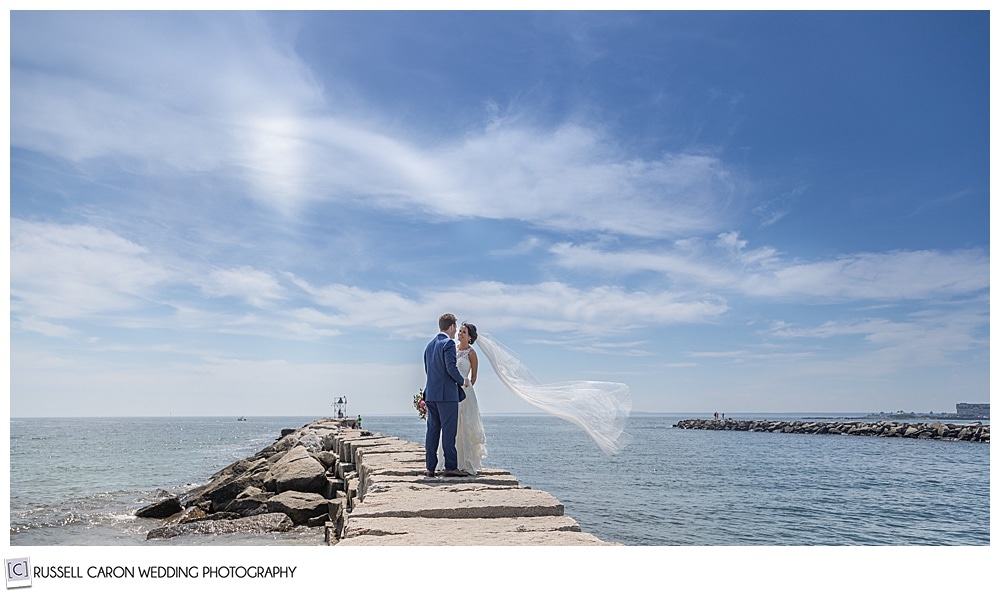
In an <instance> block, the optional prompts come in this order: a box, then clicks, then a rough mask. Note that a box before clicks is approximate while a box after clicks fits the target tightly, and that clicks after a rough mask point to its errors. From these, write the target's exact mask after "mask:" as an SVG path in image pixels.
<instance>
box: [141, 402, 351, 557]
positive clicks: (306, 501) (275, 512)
mask: <svg viewBox="0 0 1000 593" xmlns="http://www.w3.org/2000/svg"><path fill="white" fill-rule="evenodd" d="M347 426H348V424H347V423H345V422H344V421H343V420H333V419H322V420H318V421H316V422H313V423H311V424H308V425H306V426H304V427H302V428H300V429H286V430H284V431H282V436H281V437H280V438H279V439H278V440H277V441H275V442H274V443H273V444H272V445H270V446H268V447H265V448H264V449H262V450H260V451H259V452H257V453H256V454H255V455H253V456H251V457H248V458H246V459H242V460H240V461H237V462H236V463H233V464H232V465H230V466H228V467H225V468H223V469H222V470H220V471H219V472H217V473H216V474H215V475H213V476H212V477H211V478H210V480H209V482H208V483H207V484H205V485H203V486H200V487H198V488H195V489H193V490H190V491H188V492H187V493H185V494H183V495H181V496H168V497H165V498H163V499H162V500H159V501H158V502H155V503H153V504H151V505H148V506H146V507H144V508H141V509H139V510H137V511H136V512H135V515H136V516H137V517H146V518H156V519H164V525H163V526H162V527H158V528H155V529H152V530H151V531H150V532H149V533H148V534H147V535H146V539H165V538H173V537H178V536H182V535H189V534H198V533H200V534H218V533H265V532H274V531H279V532H280V531H288V530H290V529H292V528H293V527H295V526H297V525H306V526H311V527H324V526H325V525H326V524H327V523H328V522H330V521H331V520H333V521H340V522H342V517H343V511H344V508H345V507H346V501H347V495H348V493H347V492H346V488H345V484H346V479H347V478H348V476H347V474H346V473H345V467H344V464H341V463H340V459H339V458H338V456H337V454H336V453H334V452H333V451H334V450H335V449H336V447H337V443H336V441H335V439H334V437H335V436H336V435H338V434H341V433H342V432H343V431H345V430H349V429H348V428H347ZM354 432H355V433H357V434H362V432H361V431H354Z"/></svg>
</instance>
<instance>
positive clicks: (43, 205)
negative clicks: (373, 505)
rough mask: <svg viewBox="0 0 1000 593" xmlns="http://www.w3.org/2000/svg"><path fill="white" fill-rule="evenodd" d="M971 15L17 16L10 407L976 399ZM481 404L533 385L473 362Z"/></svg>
mask: <svg viewBox="0 0 1000 593" xmlns="http://www.w3.org/2000/svg"><path fill="white" fill-rule="evenodd" d="M989 121H990V120H989V14H988V13H987V12H975V11H965V12H877V11H876V12H850V11H838V12H825V11H820V12H783V11H776V12H732V11H724V10H723V11H713V12H687V11H663V12H632V11H622V12H619V11H601V12H587V11H580V12H577V11H565V12H520V11H511V12H491V11H483V12H455V11H436V12H399V11H380V12H365V11H355V12H336V11H331V12H295V11H289V12H284V11H283V12H213V11H204V12H203V11H197V12H116V11H102V12H78V13H73V12H64V11H45V12H30V11H19V10H16V11H13V12H11V13H10V229H9V231H10V241H9V245H10V414H11V416H14V417H19V416H167V415H174V416H252V415H253V416H260V415H270V416H278V415H280V416H285V415H288V416H314V417H318V416H323V415H328V414H330V413H331V403H332V402H333V401H334V400H335V399H337V398H339V397H348V401H349V407H348V412H349V413H351V414H369V415H377V414H408V413H415V411H414V410H413V409H412V407H411V403H412V395H413V394H414V393H416V392H417V390H418V389H419V388H420V387H422V386H423V381H424V374H423V366H422V353H423V348H424V345H425V344H426V343H427V341H428V340H429V339H430V338H431V337H433V336H434V334H435V333H436V332H437V319H438V316H439V315H441V314H442V313H445V312H451V313H454V314H455V315H456V316H457V317H458V318H459V319H460V320H461V321H469V322H472V323H474V324H476V325H477V327H478V328H479V330H480V331H481V332H486V333H489V334H490V335H492V336H493V337H494V338H496V339H497V340H499V341H500V342H502V343H504V344H505V345H507V346H508V347H509V348H511V349H513V350H514V351H516V352H517V353H518V355H519V356H520V358H521V360H522V362H523V363H524V364H525V365H526V366H528V367H529V368H530V369H531V370H532V371H533V372H534V374H535V375H536V376H537V377H538V378H539V380H540V381H542V382H558V381H570V380H578V379H590V380H599V381H615V382H623V383H626V384H628V385H629V389H630V392H631V396H632V400H633V411H634V412H669V413H686V412H690V413H699V414H706V413H707V414H711V413H712V412H714V411H719V412H721V413H729V414H738V413H740V412H745V413H750V412H752V413H768V412H772V413H779V412H877V411H896V410H906V411H950V412H953V411H954V407H955V404H956V403H958V402H988V401H989V214H990V212H989V179H990V178H989V148H990V145H989ZM477 397H478V399H479V403H480V407H481V409H482V411H483V412H484V413H486V414H491V413H522V412H530V411H533V410H534V408H531V407H530V406H528V405H527V404H525V403H523V402H522V401H520V400H519V399H517V397H516V396H514V395H512V394H511V393H509V392H507V391H506V390H505V388H504V387H503V386H502V385H501V384H500V383H499V381H498V380H496V378H495V377H494V376H493V374H492V370H491V369H490V368H489V365H488V363H486V362H485V361H484V362H483V367H482V368H481V369H480V381H479V383H478V384H477Z"/></svg>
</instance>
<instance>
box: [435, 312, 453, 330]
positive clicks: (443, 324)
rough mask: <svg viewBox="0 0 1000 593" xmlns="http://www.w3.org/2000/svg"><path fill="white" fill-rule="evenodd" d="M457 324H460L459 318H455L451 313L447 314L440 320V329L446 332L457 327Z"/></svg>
mask: <svg viewBox="0 0 1000 593" xmlns="http://www.w3.org/2000/svg"><path fill="white" fill-rule="evenodd" d="M456 323H458V318H457V317H455V316H454V315H452V314H451V313H445V314H444V315H442V316H441V318H440V319H438V329H440V330H441V331H444V330H446V329H448V328H449V327H451V326H453V325H455V324H456Z"/></svg>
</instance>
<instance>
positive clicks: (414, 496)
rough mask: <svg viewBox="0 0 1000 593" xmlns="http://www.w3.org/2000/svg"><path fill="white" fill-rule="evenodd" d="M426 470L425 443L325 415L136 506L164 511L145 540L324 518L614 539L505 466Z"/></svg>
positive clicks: (364, 530)
mask: <svg viewBox="0 0 1000 593" xmlns="http://www.w3.org/2000/svg"><path fill="white" fill-rule="evenodd" d="M423 472H424V447H423V446H422V445H418V444H415V443H410V442H407V441H403V440H401V439H398V438H396V437H391V436H383V435H380V434H373V433H371V432H367V431H362V430H357V429H352V428H350V426H349V423H345V422H344V421H342V420H333V419H321V420H317V421H316V422H313V423H311V424H308V425H306V426H304V427H302V428H300V429H297V430H292V429H288V430H285V431H282V436H281V438H279V439H278V440H277V441H276V442H275V443H274V444H272V445H270V446H268V447H265V448H264V449H262V450H261V451H259V452H258V453H257V454H255V455H253V456H251V457H248V458H246V459H242V460H240V461H238V462H236V463H234V464H232V465H230V466H228V467H226V468H224V469H222V470H220V471H219V472H218V473H216V474H215V475H214V476H212V478H211V479H210V481H209V483H208V484H206V485H204V486H200V487H198V488H195V489H193V490H191V491H189V492H187V493H185V494H183V495H181V496H167V497H164V498H163V499H162V500H160V501H158V502H156V503H154V504H151V505H149V506H147V507H144V508H142V509H139V510H138V511H136V513H135V514H136V515H137V516H139V517H147V518H155V519H161V520H163V524H162V525H161V526H159V527H156V528H154V529H152V530H150V531H149V533H148V534H147V539H166V538H174V537H179V536H185V535H191V534H223V533H251V534H252V533H266V532H280V531H288V530H290V529H293V528H294V527H296V526H303V525H304V526H311V527H324V528H325V529H324V530H323V534H324V538H323V540H322V541H317V543H323V542H325V543H327V544H330V545H333V544H339V545H350V546H370V545H375V546H386V545H424V546H430V545H452V546H471V545H488V546H498V545H544V546H570V545H587V546H600V545H614V544H608V543H606V542H603V541H601V540H599V539H598V538H596V537H594V536H593V535H591V534H589V533H584V532H583V531H582V530H581V529H580V526H579V525H578V524H577V522H576V521H575V520H573V519H572V518H571V517H568V516H566V515H565V514H564V513H563V511H564V509H563V504H562V503H561V502H559V501H558V500H556V498H555V497H553V496H552V495H551V494H549V493H547V492H542V491H540V490H532V489H531V488H528V487H524V486H521V485H520V484H519V483H518V481H517V479H516V478H515V477H514V476H512V475H511V474H510V473H509V472H507V471H505V470H499V469H484V470H483V471H482V472H480V474H479V475H476V476H469V477H465V478H444V477H435V478H428V477H426V476H424V475H423ZM164 494H166V493H164ZM317 539H319V536H318V537H317Z"/></svg>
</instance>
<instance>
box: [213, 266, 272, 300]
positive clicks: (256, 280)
mask: <svg viewBox="0 0 1000 593" xmlns="http://www.w3.org/2000/svg"><path fill="white" fill-rule="evenodd" d="M201 289H202V291H204V293H205V294H206V295H208V296H210V297H225V296H235V297H238V298H241V299H243V300H244V301H246V302H248V303H250V304H251V305H253V306H255V307H264V306H266V305H268V304H270V303H272V302H273V301H277V300H280V299H281V298H282V297H283V296H284V290H283V289H282V287H281V285H280V284H279V283H278V281H277V280H276V279H275V278H274V277H273V276H271V275H270V274H268V273H267V272H262V271H260V270H255V269H253V268H251V267H250V266H240V267H239V268H233V269H226V270H221V269H216V270H212V271H211V272H210V273H209V274H208V276H207V277H206V278H205V279H204V280H202V281H201Z"/></svg>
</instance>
